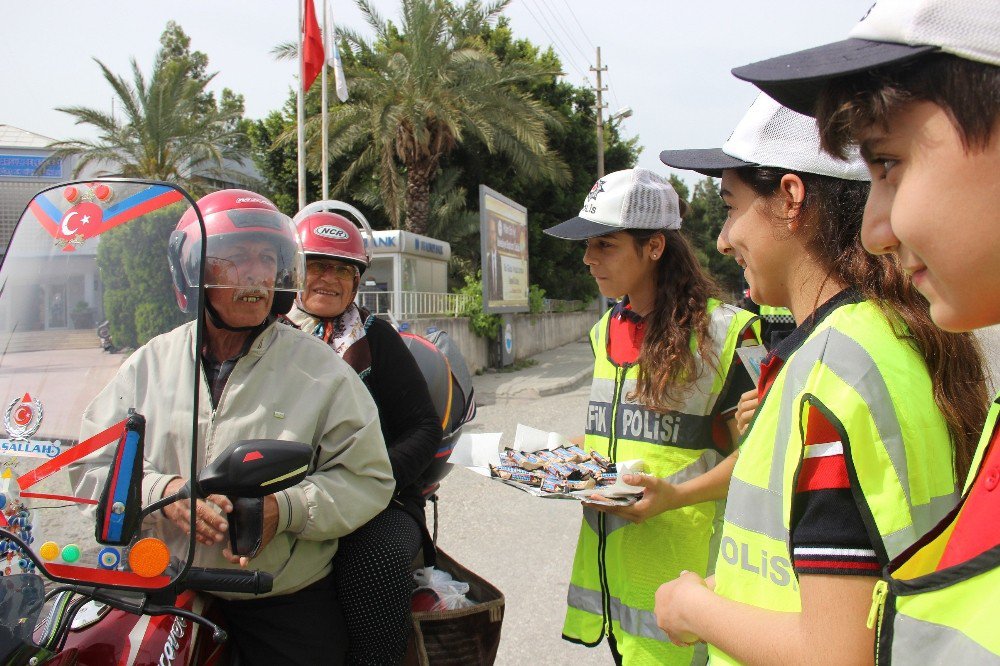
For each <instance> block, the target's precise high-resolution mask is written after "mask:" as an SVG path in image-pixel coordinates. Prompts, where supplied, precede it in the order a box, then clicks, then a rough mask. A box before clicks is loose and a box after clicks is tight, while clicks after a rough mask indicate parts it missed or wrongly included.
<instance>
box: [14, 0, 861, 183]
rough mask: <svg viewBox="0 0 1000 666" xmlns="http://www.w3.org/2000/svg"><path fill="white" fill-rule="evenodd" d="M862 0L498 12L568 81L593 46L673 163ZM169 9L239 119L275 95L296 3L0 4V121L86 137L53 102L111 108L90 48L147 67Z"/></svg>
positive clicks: (123, 63)
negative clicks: (769, 70) (280, 47)
mask: <svg viewBox="0 0 1000 666" xmlns="http://www.w3.org/2000/svg"><path fill="white" fill-rule="evenodd" d="M373 3H374V5H375V6H376V7H377V8H378V9H379V11H381V12H382V14H383V15H384V16H385V17H387V18H394V17H396V16H398V7H399V3H398V0H373ZM871 4H872V0H836V1H834V2H831V1H829V0H800V1H799V2H797V3H789V2H781V3H779V2H774V1H773V0H756V1H748V0H696V1H693V2H680V1H677V0H603V1H598V0H513V1H512V2H511V4H510V6H509V7H508V9H507V10H506V12H505V13H506V15H507V16H509V17H510V20H511V25H512V28H513V31H514V34H515V36H517V37H524V38H527V39H530V40H531V41H532V42H534V43H535V44H538V45H543V46H548V45H552V46H553V47H554V48H555V50H556V52H557V53H558V54H559V55H560V57H561V58H562V60H563V63H564V65H563V69H564V70H565V72H566V75H565V78H566V80H568V81H569V82H571V83H573V84H576V85H591V86H593V85H594V77H593V74H592V73H591V72H589V71H588V70H589V68H590V66H592V65H593V64H594V62H595V47H597V46H600V47H601V60H602V64H603V65H606V66H607V67H608V71H607V72H606V73H605V74H604V76H605V81H604V83H605V85H608V87H609V88H610V90H609V91H608V92H607V93H606V101H607V103H608V112H610V113H614V112H616V111H618V110H619V109H621V108H623V107H630V108H631V109H632V111H633V114H632V116H631V117H630V118H627V119H625V120H623V121H621V129H622V131H623V133H624V134H625V136H636V135H637V136H638V137H639V145H640V146H642V148H643V150H642V153H641V155H640V157H639V166H641V167H645V168H648V169H652V170H654V171H658V172H660V173H669V172H670V170H669V169H667V167H665V166H664V165H663V164H662V163H660V161H659V158H658V156H659V153H660V151H661V150H663V149H666V148H671V149H679V148H713V147H720V146H721V145H722V143H723V142H724V141H725V140H726V138H727V137H728V136H729V133H730V132H731V131H732V129H733V127H734V126H735V124H736V123H737V122H738V121H739V119H740V118H741V117H742V115H743V113H744V112H745V111H746V109H747V108H748V107H749V106H750V103H751V102H752V101H753V99H754V97H755V95H756V89H755V88H753V87H752V86H751V85H749V84H747V83H744V82H742V81H738V80H737V79H735V78H733V76H732V75H731V74H730V73H729V70H730V69H731V68H733V67H736V66H739V65H743V64H746V63H749V62H753V61H756V60H761V59H763V58H767V57H770V56H774V55H779V54H781V53H787V52H789V51H794V50H798V49H802V48H808V47H810V46H818V45H819V44H824V43H827V42H831V41H837V40H840V39H844V38H845V37H846V35H847V32H848V31H849V30H850V29H851V27H853V26H854V24H855V23H857V21H858V20H860V19H861V17H862V16H863V15H864V14H865V12H866V11H867V10H868V8H869V7H870V5H871ZM331 8H332V13H334V14H335V15H336V20H337V22H338V23H339V24H343V25H346V26H351V27H353V28H355V29H356V30H359V31H362V32H368V33H369V34H370V31H368V30H367V26H366V24H365V23H364V21H363V19H362V16H361V13H360V11H359V10H358V8H357V6H356V4H355V3H354V1H353V0H331ZM317 12H322V4H321V0H317ZM170 19H173V20H175V21H177V22H178V23H180V25H181V26H182V27H183V29H184V31H185V32H186V33H187V34H188V35H189V36H190V37H191V47H192V49H195V50H199V51H203V52H204V53H206V54H207V55H208V58H209V71H215V72H218V75H217V76H216V78H215V80H214V81H213V83H212V88H213V89H215V90H221V89H222V88H223V87H228V88H232V89H233V90H235V91H236V92H238V93H241V94H243V95H244V97H245V99H246V112H247V116H248V117H250V118H259V117H262V116H264V115H266V114H267V113H268V112H270V111H272V110H274V109H277V108H279V107H280V106H281V105H282V104H283V103H284V101H285V100H286V98H287V95H288V92H289V90H290V89H291V87H292V86H294V85H295V84H294V76H295V74H296V64H295V63H290V62H277V61H275V60H274V59H273V57H272V56H271V55H270V51H271V49H272V47H273V46H274V45H275V44H278V43H279V42H283V41H290V40H293V39H295V28H296V22H297V9H296V2H295V0H159V1H153V0H127V1H126V0H101V1H100V2H95V3H82V2H79V1H78V0H73V1H71V0H38V1H36V2H16V3H6V4H5V7H4V21H3V24H2V27H0V63H2V66H0V90H2V91H3V92H2V93H0V100H2V102H0V124H7V125H13V126H15V127H20V128H21V129H25V130H28V131H31V132H35V133H37V134H42V135H44V136H48V137H52V138H57V139H69V138H78V137H88V136H90V135H89V134H88V132H87V131H86V129H85V128H80V127H75V126H74V125H73V123H72V119H71V118H70V117H69V116H68V115H66V114H64V113H60V112H58V111H56V110H55V108H56V107H59V106H73V105H82V106H90V107H97V108H102V109H110V107H111V100H112V97H113V94H112V92H111V89H110V87H109V86H108V85H107V83H106V82H105V81H104V79H103V78H102V76H101V73H100V70H99V68H98V66H97V64H96V63H95V62H94V61H93V60H92V58H97V59H100V60H101V61H102V62H104V63H105V64H106V65H107V66H108V67H109V68H110V69H111V70H112V71H113V72H116V73H119V74H128V73H129V71H130V68H129V60H130V58H132V57H134V58H135V59H136V61H137V62H138V63H139V65H140V67H141V68H142V69H143V70H144V71H145V72H147V73H148V72H149V70H150V68H151V65H152V62H153V56H154V54H155V52H156V49H157V47H158V40H159V35H160V33H161V32H162V31H163V28H164V26H165V25H166V23H167V21H168V20H170ZM348 86H350V81H348ZM331 97H332V96H331ZM594 169H595V176H596V165H595V166H594ZM679 175H681V176H682V177H684V178H685V180H687V181H688V182H689V183H693V182H695V180H697V176H696V175H694V174H690V173H684V172H679Z"/></svg>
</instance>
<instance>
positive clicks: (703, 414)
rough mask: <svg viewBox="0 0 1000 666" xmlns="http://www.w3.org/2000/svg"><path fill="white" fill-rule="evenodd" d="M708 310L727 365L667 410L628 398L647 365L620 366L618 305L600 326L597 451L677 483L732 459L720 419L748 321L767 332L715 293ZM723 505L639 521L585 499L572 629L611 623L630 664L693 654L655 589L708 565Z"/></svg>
mask: <svg viewBox="0 0 1000 666" xmlns="http://www.w3.org/2000/svg"><path fill="white" fill-rule="evenodd" d="M708 311H709V313H710V317H711V325H710V329H709V330H710V334H711V340H712V345H713V352H714V354H715V357H716V358H718V367H717V368H711V367H706V368H705V371H704V372H702V373H701V376H700V377H699V378H698V380H697V381H696V382H695V385H694V389H693V390H692V391H691V393H690V395H689V397H688V398H687V399H686V401H685V403H684V404H683V406H681V407H680V408H679V409H677V410H674V411H668V412H665V413H659V412H655V411H653V410H651V409H648V408H646V407H644V406H643V405H640V404H636V403H634V402H631V401H629V400H628V399H627V398H626V396H627V395H628V394H629V393H631V392H632V391H633V390H634V389H635V382H636V377H637V375H638V366H637V365H635V364H632V365H629V366H624V367H623V366H618V365H615V364H614V363H613V362H612V361H611V360H610V359H609V358H608V354H607V343H608V330H609V326H610V322H611V311H609V312H608V313H606V314H605V315H604V317H602V318H601V320H600V321H599V322H598V323H597V325H595V326H594V328H593V329H592V330H591V333H590V338H591V344H592V345H593V348H594V352H595V356H596V361H595V363H594V383H593V386H592V387H591V392H590V404H589V406H588V411H587V428H586V437H585V446H586V448H587V450H588V451H590V450H596V451H598V452H599V453H601V455H603V456H605V457H607V458H609V459H610V460H612V461H622V460H632V459H636V458H641V459H643V460H644V461H645V462H646V466H647V471H648V472H649V473H651V474H655V475H656V476H658V477H665V478H668V479H670V480H671V481H673V482H675V483H679V482H681V481H684V480H686V479H689V478H692V477H695V476H699V475H701V474H704V473H705V472H706V471H708V470H709V469H711V468H712V467H714V466H715V465H716V464H718V463H719V461H721V460H722V459H723V455H722V454H721V453H719V451H717V450H716V449H715V447H714V443H713V439H712V420H713V418H714V417H715V416H716V414H717V410H718V405H717V402H718V398H719V396H720V395H721V394H722V393H723V391H724V390H725V388H726V385H727V380H728V377H729V369H730V366H731V364H732V362H733V356H734V355H735V350H736V347H737V346H739V344H740V341H741V340H742V338H743V334H744V332H745V331H746V329H747V328H748V327H753V330H754V333H755V335H758V333H757V328H756V321H757V319H756V318H755V317H754V315H752V314H751V313H749V312H746V311H745V310H740V309H739V308H736V307H733V306H731V305H725V304H722V303H720V302H719V301H716V300H714V299H712V300H710V301H709V303H708ZM693 344H694V343H693V342H692V345H693ZM717 510H718V511H719V513H718V517H719V519H721V510H719V509H717V506H716V503H715V502H705V503H702V504H698V505H695V506H691V507H686V508H684V509H679V510H677V511H668V512H666V513H663V514H661V515H659V516H655V517H654V518H651V519H649V520H647V521H645V522H643V523H641V524H638V525H636V524H632V523H630V522H628V521H626V520H623V519H620V518H617V517H615V516H611V515H609V514H605V513H600V512H597V511H593V510H592V509H587V508H584V510H583V514H584V516H583V517H584V519H583V522H582V525H581V527H580V537H579V541H578V542H577V548H576V557H575V559H574V562H573V574H572V577H571V580H570V588H569V593H568V599H567V601H568V608H567V611H566V621H565V624H564V626H563V637H564V638H566V639H567V640H570V641H574V642H578V643H583V644H584V645H588V646H594V645H597V644H598V643H600V642H601V640H603V638H604V637H605V636H606V635H607V634H608V632H609V631H610V632H613V634H614V636H615V639H616V640H617V645H618V650H619V651H620V652H621V653H622V655H623V656H624V658H625V663H626V664H630V665H631V664H665V663H667V664H682V663H683V664H689V663H691V662H692V660H693V659H694V658H695V654H694V649H693V648H680V647H676V646H673V645H671V644H670V642H669V641H668V640H667V637H666V635H665V634H664V633H663V632H662V631H660V629H659V628H658V627H657V626H656V618H655V617H654V615H653V605H654V598H653V597H654V594H655V593H656V588H657V587H659V585H660V584H662V583H663V582H665V581H667V580H670V579H672V578H675V577H676V576H677V575H678V574H679V573H680V572H681V571H682V570H684V569H688V570H690V571H698V572H701V573H702V574H704V573H705V572H706V571H707V569H708V567H709V564H710V562H711V561H712V552H713V551H712V549H711V546H710V541H711V540H712V535H713V531H714V530H713V523H714V522H716V516H717ZM701 658H702V661H703V660H704V658H705V655H704V651H702V656H701Z"/></svg>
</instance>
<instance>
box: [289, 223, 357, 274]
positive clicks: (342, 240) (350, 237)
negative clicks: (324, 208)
mask: <svg viewBox="0 0 1000 666" xmlns="http://www.w3.org/2000/svg"><path fill="white" fill-rule="evenodd" d="M298 233H299V242H300V243H302V249H303V251H304V252H305V253H306V255H307V256H308V255H318V256H323V257H332V258H334V259H342V260H343V261H346V262H348V263H351V264H354V265H355V266H357V267H358V271H359V273H364V272H365V269H367V268H368V265H369V264H370V263H371V257H370V256H369V254H368V250H367V249H366V248H365V241H364V238H362V236H361V230H360V229H358V228H357V226H355V224H354V223H353V222H351V221H350V220H349V219H347V218H346V217H344V216H343V215H337V214H336V213H327V212H317V213H312V214H310V215H307V216H306V217H304V218H302V219H301V220H299V222H298Z"/></svg>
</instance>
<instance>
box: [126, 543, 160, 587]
mask: <svg viewBox="0 0 1000 666" xmlns="http://www.w3.org/2000/svg"><path fill="white" fill-rule="evenodd" d="M168 564H170V549H169V548H167V544H165V543H163V542H162V541H160V540H159V539H153V538H146V539H139V541H138V542H137V543H136V544H135V545H134V546H132V549H131V550H129V551H128V566H129V568H130V569H132V571H133V573H135V574H136V575H139V576H142V577H143V578H153V577H154V576H159V575H160V574H162V573H163V572H164V571H166V569H167V565H168Z"/></svg>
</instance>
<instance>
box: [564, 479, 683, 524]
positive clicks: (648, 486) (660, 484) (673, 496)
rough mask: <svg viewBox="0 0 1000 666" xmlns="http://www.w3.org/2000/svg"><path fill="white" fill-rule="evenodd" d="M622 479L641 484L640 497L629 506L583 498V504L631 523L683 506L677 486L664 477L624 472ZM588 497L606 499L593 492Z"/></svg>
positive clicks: (631, 483)
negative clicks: (595, 501) (594, 502)
mask: <svg viewBox="0 0 1000 666" xmlns="http://www.w3.org/2000/svg"><path fill="white" fill-rule="evenodd" d="M622 481H624V482H625V483H627V484H629V485H630V486H641V487H642V488H643V493H642V499H640V500H639V501H638V502H636V503H635V504H633V505H631V506H607V505H604V504H591V503H589V502H587V501H586V500H584V504H585V505H586V506H588V507H590V508H592V509H596V510H598V511H604V512H605V513H611V514H614V515H616V516H619V517H621V518H624V519H625V520H629V521H632V522H633V523H641V522H642V521H644V520H646V519H647V518H652V517H653V516H658V515H660V514H661V513H663V512H664V511H670V510H671V509H676V508H678V507H681V506H684V503H683V501H682V500H681V495H680V493H678V492H677V487H676V486H675V485H674V484H672V483H670V482H669V481H667V480H666V479H659V478H657V477H655V476H650V475H648V474H625V475H623V476H622ZM590 497H591V499H595V500H605V501H606V498H605V497H603V496H602V495H600V494H596V493H595V494H594V495H591V496H590Z"/></svg>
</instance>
